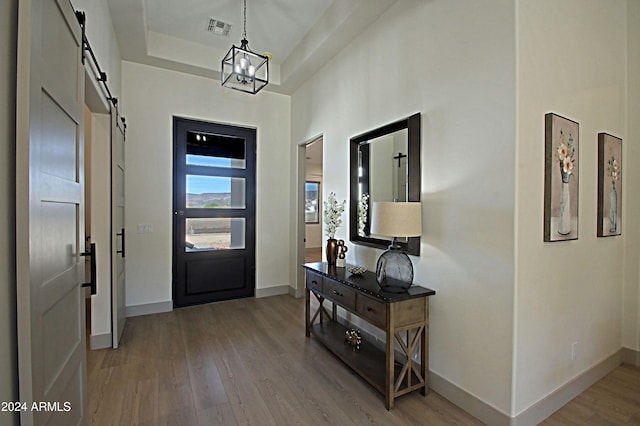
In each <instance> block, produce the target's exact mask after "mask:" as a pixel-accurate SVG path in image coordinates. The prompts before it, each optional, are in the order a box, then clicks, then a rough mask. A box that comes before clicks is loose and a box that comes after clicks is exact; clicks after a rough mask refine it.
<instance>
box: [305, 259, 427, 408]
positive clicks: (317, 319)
mask: <svg viewBox="0 0 640 426" xmlns="http://www.w3.org/2000/svg"><path fill="white" fill-rule="evenodd" d="M303 267H304V268H305V269H306V286H305V287H306V291H305V295H306V311H305V312H306V321H305V322H306V324H305V326H306V329H305V330H306V335H307V337H309V336H310V335H312V334H313V336H314V337H315V338H317V339H318V340H319V341H320V342H322V343H323V344H324V345H325V346H326V347H327V349H329V350H330V351H331V352H333V353H334V354H335V355H336V356H337V357H338V358H340V359H341V360H342V361H343V362H344V363H345V364H347V365H348V366H349V367H351V368H352V369H353V370H354V371H355V372H356V373H358V374H359V375H360V376H361V377H362V378H363V379H365V380H366V381H367V382H369V384H371V385H372V386H373V387H374V388H375V389H376V390H378V391H379V392H380V393H382V394H383V395H384V397H385V406H386V407H387V410H391V409H393V406H394V401H395V398H397V397H398V396H400V395H404V394H406V393H409V392H412V391H414V390H420V393H421V394H422V395H426V393H427V391H428V389H429V383H428V374H429V296H432V295H434V294H436V292H435V291H434V290H431V289H428V288H424V287H419V286H412V287H411V288H409V290H407V291H406V292H404V293H400V294H395V293H388V292H385V291H382V290H381V289H380V286H378V283H377V281H376V276H375V274H374V273H373V272H365V273H364V274H362V275H351V274H350V273H349V272H348V271H347V269H346V268H338V267H329V266H328V265H327V264H326V263H307V264H305V265H303ZM311 294H313V295H314V296H315V298H316V299H317V300H318V302H319V306H318V308H317V309H316V310H315V312H313V313H312V312H311ZM325 300H327V301H329V302H331V310H330V311H329V310H327V307H326V306H325V305H324V303H323V302H324V301H325ZM336 306H340V307H342V308H344V309H345V310H347V311H349V312H351V313H353V314H355V315H357V316H359V317H360V318H362V319H364V320H365V321H367V322H368V323H370V324H372V325H374V326H376V327H378V328H380V329H382V330H383V331H384V332H385V334H386V342H385V350H381V349H379V348H378V347H376V346H375V345H373V344H372V343H370V342H366V341H365V340H366V338H365V339H363V342H362V344H361V345H360V349H359V350H357V351H353V350H352V348H351V346H349V345H347V344H345V331H346V330H347V328H346V327H344V326H343V325H341V324H339V323H338V317H337V315H336ZM395 342H398V345H399V347H400V349H401V351H402V353H403V356H402V358H404V359H399V360H397V359H396V356H395V350H394V349H395Z"/></svg>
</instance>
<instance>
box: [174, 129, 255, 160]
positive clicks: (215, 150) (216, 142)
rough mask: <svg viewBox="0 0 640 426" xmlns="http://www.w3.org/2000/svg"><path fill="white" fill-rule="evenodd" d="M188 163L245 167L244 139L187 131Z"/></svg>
mask: <svg viewBox="0 0 640 426" xmlns="http://www.w3.org/2000/svg"><path fill="white" fill-rule="evenodd" d="M186 164H187V165H191V166H208V167H223V168H232V169H244V168H245V167H246V162H245V141H244V139H240V138H234V137H228V136H221V135H214V134H207V133H201V132H187V155H186Z"/></svg>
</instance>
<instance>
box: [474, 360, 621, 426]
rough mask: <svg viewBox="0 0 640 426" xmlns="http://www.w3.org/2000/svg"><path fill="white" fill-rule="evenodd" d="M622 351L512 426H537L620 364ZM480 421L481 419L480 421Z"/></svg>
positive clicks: (554, 394)
mask: <svg viewBox="0 0 640 426" xmlns="http://www.w3.org/2000/svg"><path fill="white" fill-rule="evenodd" d="M622 353H623V349H620V350H619V351H617V352H615V353H614V354H613V355H611V356H609V357H607V358H605V359H604V360H602V361H600V362H599V363H597V364H596V365H594V366H593V367H591V368H590V369H588V370H587V371H585V372H584V373H582V374H580V375H579V376H578V377H576V378H574V379H572V380H570V381H569V382H567V383H565V384H564V385H563V386H561V387H560V388H558V389H557V390H556V391H554V392H552V393H550V394H549V395H548V396H546V397H545V398H543V399H541V400H540V401H538V402H537V403H535V404H533V405H532V406H531V407H529V408H527V409H526V410H524V411H523V412H522V413H520V414H518V415H517V416H516V417H515V418H513V420H512V422H511V425H512V426H529V425H537V424H538V423H540V422H542V421H543V420H544V419H546V418H547V417H549V416H550V415H552V414H553V413H555V412H556V411H557V410H559V409H560V408H562V407H563V406H564V405H565V404H566V403H568V402H569V401H571V400H572V399H573V398H575V397H576V396H578V395H580V394H581V393H582V392H584V391H585V390H587V389H588V388H589V387H590V386H592V385H593V384H594V383H596V382H597V381H598V380H600V379H602V378H603V377H604V376H606V375H607V374H609V373H610V372H611V371H612V370H613V369H615V368H616V367H618V366H619V365H620V364H621V363H622ZM480 420H482V419H480Z"/></svg>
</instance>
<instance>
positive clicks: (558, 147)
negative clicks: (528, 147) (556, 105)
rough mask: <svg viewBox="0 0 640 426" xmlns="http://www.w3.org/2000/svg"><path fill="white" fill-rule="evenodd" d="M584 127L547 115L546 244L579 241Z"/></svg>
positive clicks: (560, 117) (544, 232)
mask: <svg viewBox="0 0 640 426" xmlns="http://www.w3.org/2000/svg"><path fill="white" fill-rule="evenodd" d="M579 148H580V124H579V123H578V122H576V121H573V120H570V119H568V118H565V117H562V116H560V115H558V114H555V113H547V114H545V173H544V226H543V228H544V230H543V240H544V241H545V242H553V241H567V240H577V239H578V205H579V204H578V196H579V188H578V186H579V181H580V179H579V175H580V174H579V171H580V167H579V166H580V164H579V163H580V162H579V152H580V151H579Z"/></svg>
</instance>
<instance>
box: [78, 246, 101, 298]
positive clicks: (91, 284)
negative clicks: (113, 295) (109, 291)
mask: <svg viewBox="0 0 640 426" xmlns="http://www.w3.org/2000/svg"><path fill="white" fill-rule="evenodd" d="M80 256H89V257H90V258H91V262H90V269H91V281H90V282H88V283H84V284H82V287H91V295H95V294H96V293H97V292H98V289H97V285H96V284H97V283H96V243H91V248H90V250H89V251H87V252H84V253H80Z"/></svg>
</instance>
